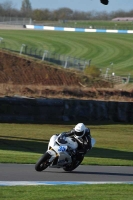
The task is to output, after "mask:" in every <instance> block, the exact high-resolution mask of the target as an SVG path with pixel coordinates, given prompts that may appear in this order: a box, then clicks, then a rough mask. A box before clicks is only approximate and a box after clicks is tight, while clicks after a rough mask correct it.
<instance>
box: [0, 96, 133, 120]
mask: <svg viewBox="0 0 133 200" xmlns="http://www.w3.org/2000/svg"><path fill="white" fill-rule="evenodd" d="M63 121H64V122H67V121H68V122H72V121H82V122H83V121H88V122H89V121H96V122H98V121H110V122H126V123H133V102H112V101H96V100H72V99H69V100H68V99H44V98H38V99H34V98H33V99H32V98H21V97H3V98H0V122H7V123H11V122H14V123H48V122H50V123H53V122H59V123H60V122H63Z"/></svg>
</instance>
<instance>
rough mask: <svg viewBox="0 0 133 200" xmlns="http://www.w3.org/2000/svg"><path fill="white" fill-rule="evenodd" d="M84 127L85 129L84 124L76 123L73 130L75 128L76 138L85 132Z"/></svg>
mask: <svg viewBox="0 0 133 200" xmlns="http://www.w3.org/2000/svg"><path fill="white" fill-rule="evenodd" d="M85 129H86V126H85V125H84V124H83V123H78V124H77V125H76V126H75V128H74V130H75V137H76V138H81V137H83V136H84V134H85Z"/></svg>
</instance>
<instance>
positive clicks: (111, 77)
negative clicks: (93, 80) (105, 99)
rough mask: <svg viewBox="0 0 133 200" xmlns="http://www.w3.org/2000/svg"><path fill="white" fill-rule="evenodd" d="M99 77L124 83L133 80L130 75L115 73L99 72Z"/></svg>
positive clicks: (116, 82) (115, 82)
mask: <svg viewBox="0 0 133 200" xmlns="http://www.w3.org/2000/svg"><path fill="white" fill-rule="evenodd" d="M101 78H102V79H105V80H107V81H109V82H112V83H114V84H126V83H131V82H133V77H132V76H130V75H127V76H126V75H121V76H116V75H110V74H101Z"/></svg>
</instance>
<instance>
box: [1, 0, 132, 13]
mask: <svg viewBox="0 0 133 200" xmlns="http://www.w3.org/2000/svg"><path fill="white" fill-rule="evenodd" d="M6 1H8V2H9V1H10V2H12V4H13V7H14V8H17V9H20V8H21V5H22V0H0V4H1V3H4V2H6ZM30 3H31V6H32V8H33V9H37V8H39V9H46V8H47V9H49V10H56V9H59V8H64V7H67V8H70V9H72V10H76V11H84V12H87V11H98V12H101V11H106V12H112V11H117V10H124V11H130V10H133V0H109V4H108V5H103V4H101V3H100V0H30Z"/></svg>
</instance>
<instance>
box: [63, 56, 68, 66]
mask: <svg viewBox="0 0 133 200" xmlns="http://www.w3.org/2000/svg"><path fill="white" fill-rule="evenodd" d="M67 62H68V57H66V61H65V65H64V68H67Z"/></svg>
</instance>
